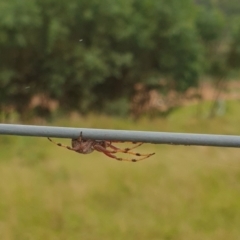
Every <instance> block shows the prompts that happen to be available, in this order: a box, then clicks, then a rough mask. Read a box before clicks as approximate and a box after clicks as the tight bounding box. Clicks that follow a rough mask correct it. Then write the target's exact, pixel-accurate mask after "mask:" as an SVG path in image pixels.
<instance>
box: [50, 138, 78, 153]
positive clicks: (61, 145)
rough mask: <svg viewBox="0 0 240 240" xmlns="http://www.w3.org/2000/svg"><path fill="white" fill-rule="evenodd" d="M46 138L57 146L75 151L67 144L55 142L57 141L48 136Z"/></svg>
mask: <svg viewBox="0 0 240 240" xmlns="http://www.w3.org/2000/svg"><path fill="white" fill-rule="evenodd" d="M48 140H49V141H50V142H52V143H54V144H56V145H57V146H59V147H64V148H67V149H68V150H71V151H75V149H73V148H71V147H69V146H66V145H63V144H61V143H57V142H55V141H53V140H52V139H51V138H49V137H48Z"/></svg>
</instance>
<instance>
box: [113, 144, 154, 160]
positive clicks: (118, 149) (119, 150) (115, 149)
mask: <svg viewBox="0 0 240 240" xmlns="http://www.w3.org/2000/svg"><path fill="white" fill-rule="evenodd" d="M141 145H142V143H141ZM108 147H110V148H112V149H114V151H109V152H111V153H117V152H121V153H128V154H132V155H135V156H139V157H141V156H145V157H150V156H152V155H154V154H155V153H150V154H149V153H148V154H142V153H136V152H131V151H130V150H131V149H132V148H125V149H121V148H117V147H115V146H113V145H112V144H108Z"/></svg>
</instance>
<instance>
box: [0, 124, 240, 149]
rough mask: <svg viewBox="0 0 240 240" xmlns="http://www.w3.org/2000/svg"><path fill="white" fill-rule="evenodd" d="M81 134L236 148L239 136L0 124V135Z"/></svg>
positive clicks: (117, 138) (87, 137)
mask: <svg viewBox="0 0 240 240" xmlns="http://www.w3.org/2000/svg"><path fill="white" fill-rule="evenodd" d="M80 132H82V133H83V137H84V138H85V139H95V140H119V141H131V142H148V143H159V144H174V145H199V146H218V147H236V148H237V147H240V136H233V135H214V134H190V133H170V132H168V133H166V132H153V131H152V132H150V131H129V130H108V129H92V128H69V127H50V126H33V125H18V124H0V134H1V135H18V136H36V137H56V138H77V137H79V135H80Z"/></svg>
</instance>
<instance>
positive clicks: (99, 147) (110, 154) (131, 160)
mask: <svg viewBox="0 0 240 240" xmlns="http://www.w3.org/2000/svg"><path fill="white" fill-rule="evenodd" d="M94 149H95V150H97V151H98V152H102V153H104V154H105V155H107V156H108V157H110V158H114V159H116V160H118V161H128V162H137V161H140V160H143V159H146V158H148V157H151V156H152V155H154V154H155V153H150V154H140V153H132V152H127V153H129V154H133V155H135V156H142V157H141V158H138V159H135V158H132V159H128V158H120V157H117V156H115V155H113V153H117V152H119V151H110V150H108V149H106V148H104V147H102V146H101V145H95V146H94ZM120 150H121V149H120Z"/></svg>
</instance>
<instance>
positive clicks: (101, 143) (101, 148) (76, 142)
mask: <svg viewBox="0 0 240 240" xmlns="http://www.w3.org/2000/svg"><path fill="white" fill-rule="evenodd" d="M48 140H49V141H51V142H52V143H54V144H56V145H58V146H59V147H64V148H67V149H68V150H71V151H75V152H77V153H82V154H88V153H91V152H93V151H94V150H96V151H98V152H102V153H104V154H105V155H107V156H108V157H110V158H114V159H116V160H118V161H129V162H137V161H140V160H143V159H146V158H148V157H151V156H152V155H154V154H155V153H150V154H141V153H136V152H132V151H131V150H132V149H134V148H137V147H139V146H141V145H142V144H143V143H142V142H140V143H136V142H133V144H135V146H134V147H131V148H125V149H120V148H118V147H115V146H113V145H112V142H115V143H117V142H119V141H105V140H90V139H83V135H82V132H81V133H80V136H79V137H78V138H76V139H72V147H69V146H65V145H63V144H61V143H57V142H55V141H53V140H52V139H51V138H49V137H48ZM115 153H128V154H131V155H135V156H138V157H140V158H132V159H128V158H120V157H117V156H115V155H114V154H115Z"/></svg>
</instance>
